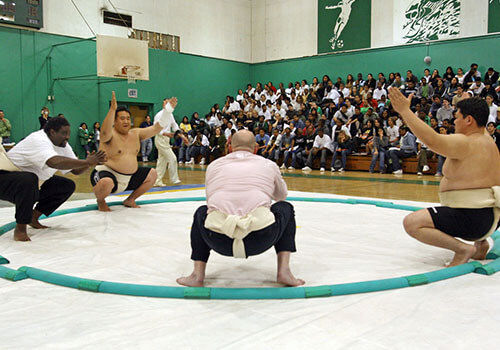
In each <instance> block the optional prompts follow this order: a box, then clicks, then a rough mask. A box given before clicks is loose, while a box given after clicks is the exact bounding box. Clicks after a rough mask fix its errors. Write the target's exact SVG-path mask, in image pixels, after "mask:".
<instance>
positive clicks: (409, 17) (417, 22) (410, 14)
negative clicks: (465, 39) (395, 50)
mask: <svg viewBox="0 0 500 350" xmlns="http://www.w3.org/2000/svg"><path fill="white" fill-rule="evenodd" d="M405 18H406V22H405V24H404V26H403V39H404V40H405V42H406V43H413V42H422V41H429V40H439V39H443V38H449V37H452V36H457V35H459V34H460V1H459V0H414V1H412V2H411V4H410V6H409V7H408V8H407V9H406V12H405Z"/></svg>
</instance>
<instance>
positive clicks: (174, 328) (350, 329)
mask: <svg viewBox="0 0 500 350" xmlns="http://www.w3.org/2000/svg"><path fill="white" fill-rule="evenodd" d="M203 195H204V192H203V191H183V192H174V193H165V194H157V195H148V196H145V197H144V199H153V198H169V197H195V196H203ZM290 195H291V196H303V197H337V198H339V197H341V196H333V195H327V194H311V193H299V192H293V193H290ZM341 198H345V197H341ZM118 199H119V198H116V197H115V198H112V200H113V201H115V200H118ZM91 202H92V201H78V202H70V203H67V204H65V206H64V208H69V207H75V206H82V205H85V204H88V203H91ZM398 203H405V204H412V205H418V206H423V204H422V203H412V202H398ZM201 204H204V203H203V202H180V203H166V204H155V205H146V206H144V207H143V208H141V209H128V208H124V207H112V209H113V212H112V213H99V212H84V213H77V214H69V215H64V216H61V217H55V218H50V219H47V220H45V221H44V223H46V224H47V225H49V226H52V228H51V229H50V230H45V231H34V230H31V231H30V236H31V237H32V240H33V241H32V242H31V243H27V244H26V243H19V242H14V241H13V240H12V233H6V234H5V235H3V236H2V237H0V255H3V256H5V257H7V258H8V259H9V260H10V261H11V264H10V265H8V266H9V267H12V268H17V267H19V266H22V265H27V266H33V267H38V268H42V269H47V270H50V271H54V272H59V273H63V274H69V275H74V276H79V277H87V278H92V279H102V280H107V281H114V282H128V283H141V284H157V285H172V286H173V285H176V284H175V279H176V278H177V277H179V276H180V275H185V274H188V273H189V272H190V271H191V268H192V263H191V261H190V260H189V254H190V246H189V229H190V226H191V220H192V214H193V212H194V211H195V209H196V208H197V207H198V206H199V205H201ZM293 204H294V206H295V210H296V219H297V225H298V229H297V248H298V252H297V253H296V254H294V255H292V269H293V271H294V273H295V274H296V275H297V276H299V277H301V278H304V279H305V280H306V282H307V285H308V286H314V285H321V284H333V283H342V282H355V281H363V280H371V279H378V278H388V277H396V276H406V275H410V274H414V273H422V272H427V271H432V270H436V269H439V268H441V267H442V265H443V264H444V263H445V262H446V261H448V260H450V259H451V256H452V254H451V253H449V252H446V251H444V250H440V249H435V248H432V247H428V246H425V245H423V244H420V243H418V242H416V241H414V240H412V239H410V238H409V237H408V236H407V235H406V234H405V233H404V232H403V229H402V226H401V222H402V219H403V217H404V216H405V215H406V214H407V212H404V211H399V210H393V209H384V208H376V207H374V206H368V205H345V204H329V203H326V204H325V203H305V202H293ZM11 215H12V209H11V208H6V209H2V210H0V219H1V220H2V222H8V221H12V216H11ZM275 259H276V255H275V253H274V251H273V250H272V249H271V250H270V251H268V252H266V253H265V254H262V255H260V256H258V257H252V258H250V259H248V260H236V259H233V258H226V257H221V256H219V255H217V254H216V253H212V255H211V257H210V261H209V265H208V269H207V281H206V282H207V286H209V287H262V286H277V284H275V283H274V279H275V271H276V270H275ZM499 280H500V276H497V275H495V276H491V277H485V276H482V275H476V274H471V275H467V276H463V277H459V278H455V279H451V280H447V281H443V282H438V283H435V284H431V285H427V286H422V287H415V288H406V289H402V290H396V291H388V292H380V293H371V294H362V295H354V296H343V297H331V298H322V299H315V300H275V301H272V300H271V301H265V300H262V301H216V300H204V301H193V300H168V299H152V298H138V297H124V296H116V295H106V294H94V293H90V292H82V291H77V290H72V289H66V288H64V287H58V286H53V285H49V284H44V283H42V282H38V281H33V280H24V281H20V282H16V283H12V282H8V281H5V280H0V298H1V300H2V301H3V303H2V304H1V305H0V314H1V315H2V316H3V317H2V319H3V320H4V324H3V326H2V328H1V334H2V335H1V336H0V346H1V348H9V349H12V348H27V349H30V348H34V347H36V348H47V349H54V348H64V349H68V348H78V349H80V348H87V347H88V348H118V347H124V348H132V347H134V348H137V347H139V348H144V349H151V348H161V349H165V348H168V349H179V348H182V349H184V348H189V349H216V348H217V349H218V348H234V349H236V348H237V349H242V348H243V349H245V348H271V347H277V348H304V347H314V348H325V349H326V348H328V349H340V348H366V349H379V348H380V349H384V348H390V349H395V348H405V349H411V348H415V349H421V348H423V347H426V346H429V347H431V346H432V347H433V348H442V349H448V348H465V347H479V346H481V347H491V348H494V347H496V342H497V341H498V340H499V339H498V336H497V330H498V326H499V324H498V320H499V319H500V303H499V302H497V301H496V300H495V299H494V298H495V296H496V295H497V286H498V282H499Z"/></svg>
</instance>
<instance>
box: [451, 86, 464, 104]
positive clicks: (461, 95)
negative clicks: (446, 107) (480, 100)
mask: <svg viewBox="0 0 500 350" xmlns="http://www.w3.org/2000/svg"><path fill="white" fill-rule="evenodd" d="M464 98H467V94H466V93H465V92H464V87H463V86H462V85H461V84H458V86H457V93H456V94H455V96H453V99H452V100H451V105H452V106H453V107H455V106H456V105H457V103H458V102H459V101H461V100H463V99H464Z"/></svg>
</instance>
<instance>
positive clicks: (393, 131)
mask: <svg viewBox="0 0 500 350" xmlns="http://www.w3.org/2000/svg"><path fill="white" fill-rule="evenodd" d="M394 119H395V118H394V117H391V118H389V119H388V120H387V124H388V125H387V127H386V128H385V132H386V134H387V137H388V138H389V143H390V144H391V146H396V145H398V144H399V127H398V126H397V125H396V123H395V120H394Z"/></svg>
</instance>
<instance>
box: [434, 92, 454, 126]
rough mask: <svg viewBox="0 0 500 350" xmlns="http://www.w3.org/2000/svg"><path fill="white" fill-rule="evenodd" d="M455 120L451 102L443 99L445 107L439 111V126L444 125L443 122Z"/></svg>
mask: <svg viewBox="0 0 500 350" xmlns="http://www.w3.org/2000/svg"><path fill="white" fill-rule="evenodd" d="M452 118H453V107H451V106H450V101H449V100H448V99H446V98H444V99H443V105H442V106H441V108H439V109H438V110H437V113H436V119H437V122H438V124H439V125H443V120H445V119H447V120H450V119H452Z"/></svg>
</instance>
